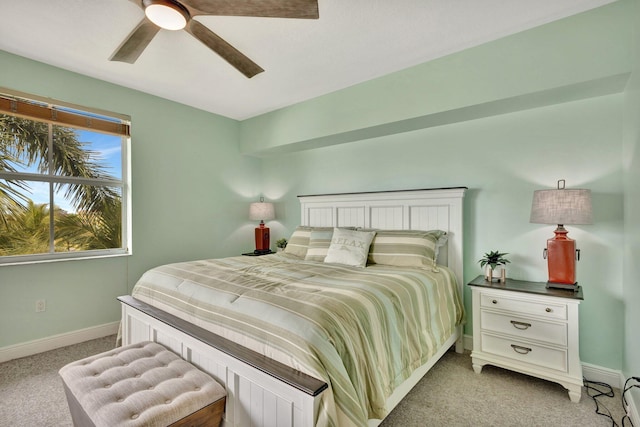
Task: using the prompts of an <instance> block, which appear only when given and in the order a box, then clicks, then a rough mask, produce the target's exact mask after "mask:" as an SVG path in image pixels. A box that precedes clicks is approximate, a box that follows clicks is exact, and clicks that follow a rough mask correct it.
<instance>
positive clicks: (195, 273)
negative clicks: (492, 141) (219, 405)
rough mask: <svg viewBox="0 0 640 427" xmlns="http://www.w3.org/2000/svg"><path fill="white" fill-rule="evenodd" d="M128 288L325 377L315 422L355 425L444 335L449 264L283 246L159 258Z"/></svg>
mask: <svg viewBox="0 0 640 427" xmlns="http://www.w3.org/2000/svg"><path fill="white" fill-rule="evenodd" d="M132 295H133V296H134V297H135V298H138V299H139V300H141V301H143V302H146V303H147V304H151V305H153V306H155V307H158V308H160V309H162V310H165V311H167V312H169V313H171V314H173V315H175V316H178V317H181V318H183V319H185V320H188V321H190V322H192V323H194V324H196V325H198V326H200V327H203V328H205V329H208V330H210V331H211V332H214V333H216V334H218V335H221V336H223V337H225V338H228V339H230V340H233V341H235V342H237V343H239V344H242V345H244V346H246V347H249V348H251V349H252V350H254V351H257V352H259V353H261V354H264V355H266V356H268V357H270V358H272V359H275V360H278V361H279V362H282V363H284V364H286V365H288V366H291V367H293V368H295V369H297V370H300V371H302V372H305V373H307V374H309V375H311V376H314V377H316V378H318V379H322V380H323V381H325V382H327V384H329V389H328V390H326V391H325V392H324V393H323V396H322V401H321V405H320V413H319V415H318V423H317V425H318V426H365V425H366V422H367V419H369V418H384V417H385V416H386V410H385V407H384V404H385V400H386V399H387V398H388V396H389V395H390V394H391V392H392V391H393V390H394V388H395V387H396V386H398V385H399V384H400V383H402V382H403V381H404V380H405V379H406V378H408V377H409V375H410V374H411V372H412V371H413V370H414V369H415V368H417V367H419V366H420V365H422V364H424V363H425V362H426V361H427V360H428V359H429V358H430V357H431V356H432V355H433V354H434V353H435V352H436V351H437V350H438V349H439V347H440V346H441V345H442V344H443V343H444V342H445V341H446V340H447V339H448V338H449V337H450V336H451V335H452V334H453V332H454V328H455V326H456V325H457V324H459V323H460V322H461V321H462V318H463V308H462V305H461V299H460V297H459V295H458V292H457V285H456V280H455V277H454V275H453V273H451V272H450V271H449V270H447V269H446V268H444V267H442V268H440V272H433V271H431V269H422V268H404V267H403V268H399V267H383V266H379V265H374V266H370V267H367V268H364V269H361V268H355V267H345V266H339V265H335V264H323V263H319V262H311V261H302V260H300V259H299V258H295V257H293V256H291V255H286V254H273V255H266V256H260V257H246V256H239V257H232V258H224V259H211V260H202V261H193V262H184V263H177V264H169V265H164V266H160V267H157V268H154V269H152V270H150V271H148V272H146V273H145V274H144V275H143V276H142V277H141V278H140V280H139V281H138V283H137V284H136V285H135V287H134V289H133V292H132Z"/></svg>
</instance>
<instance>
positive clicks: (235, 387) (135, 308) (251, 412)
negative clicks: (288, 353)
mask: <svg viewBox="0 0 640 427" xmlns="http://www.w3.org/2000/svg"><path fill="white" fill-rule="evenodd" d="M118 300H119V301H120V302H121V303H122V304H121V305H122V335H123V343H122V344H123V345H129V344H134V343H137V342H141V341H155V342H157V343H159V344H162V345H164V346H165V347H167V348H168V349H170V350H171V351H173V352H174V353H176V354H178V355H180V356H181V357H182V358H183V359H185V360H187V361H188V362H191V363H192V364H193V365H195V366H197V367H198V368H199V369H201V370H203V371H204V372H207V373H208V374H209V375H211V376H212V377H213V378H214V379H215V380H216V381H218V382H219V383H220V384H222V385H223V386H225V388H226V389H227V393H228V395H229V397H230V398H228V399H227V406H226V409H225V415H224V421H223V424H222V425H223V426H224V427H230V426H234V427H236V426H237V427H246V426H277V427H281V426H282V427H312V426H314V424H315V423H314V419H313V418H315V414H317V409H318V408H317V405H318V402H319V396H320V395H321V393H322V392H323V391H324V390H325V389H326V388H327V384H326V383H325V382H324V381H320V380H318V379H316V378H314V377H311V376H309V375H306V374H304V373H302V372H300V371H297V370H295V369H293V368H290V367H288V366H286V365H284V364H282V363H279V362H277V361H274V360H272V359H269V358H267V357H265V356H263V355H261V354H259V353H256V352H254V351H252V350H250V349H248V348H246V347H243V346H241V345H238V344H236V343H234V342H232V341H229V340H227V339H225V338H223V337H221V336H219V335H216V334H214V333H212V332H209V331H207V330H205V329H203V328H200V327H198V326H195V325H193V324H191V323H189V322H187V321H185V320H183V319H180V318H178V317H176V316H173V315H171V314H169V313H167V312H165V311H162V310H159V309H157V308H155V307H152V306H150V305H148V304H145V303H144V302H142V301H139V300H137V299H135V298H133V297H131V296H121V297H118ZM167 326H171V327H170V328H168V327H167Z"/></svg>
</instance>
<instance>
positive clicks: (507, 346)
mask: <svg viewBox="0 0 640 427" xmlns="http://www.w3.org/2000/svg"><path fill="white" fill-rule="evenodd" d="M482 351H484V352H487V353H493V354H497V355H499V356H503V357H508V358H510V359H515V360H519V361H521V362H524V363H531V364H535V365H539V366H543V367H545V368H550V369H556V370H558V371H563V372H567V350H564V349H554V348H549V347H543V346H539V345H535V344H531V343H527V342H523V341H517V340H510V339H507V338H502V337H496V336H494V335H489V334H485V333H482Z"/></svg>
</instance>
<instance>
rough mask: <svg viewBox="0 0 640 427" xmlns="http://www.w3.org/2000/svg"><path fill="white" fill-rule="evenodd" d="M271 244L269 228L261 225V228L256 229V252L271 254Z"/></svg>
mask: <svg viewBox="0 0 640 427" xmlns="http://www.w3.org/2000/svg"><path fill="white" fill-rule="evenodd" d="M270 246H271V244H270V242H269V227H265V226H264V223H262V224H260V227H256V250H255V251H254V252H255V253H257V254H260V253H269V252H271V249H269V247H270Z"/></svg>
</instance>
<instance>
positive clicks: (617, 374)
mask: <svg viewBox="0 0 640 427" xmlns="http://www.w3.org/2000/svg"><path fill="white" fill-rule="evenodd" d="M582 376H583V377H585V378H586V379H587V380H589V381H595V382H601V383H607V384H609V385H610V386H611V387H615V388H618V389H620V388H622V386H623V385H624V379H623V377H622V372H621V371H616V370H614V369H609V368H603V367H602V366H597V365H592V364H590V363H582Z"/></svg>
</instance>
